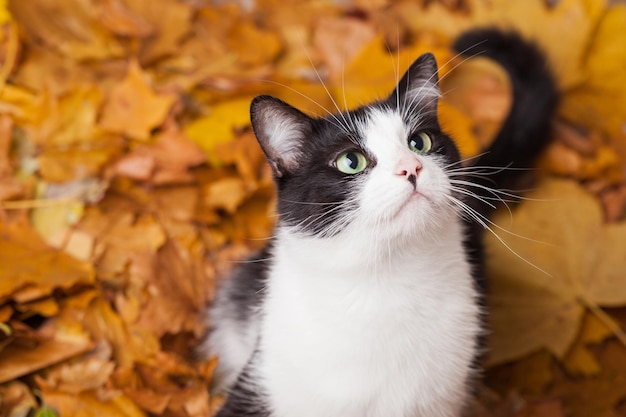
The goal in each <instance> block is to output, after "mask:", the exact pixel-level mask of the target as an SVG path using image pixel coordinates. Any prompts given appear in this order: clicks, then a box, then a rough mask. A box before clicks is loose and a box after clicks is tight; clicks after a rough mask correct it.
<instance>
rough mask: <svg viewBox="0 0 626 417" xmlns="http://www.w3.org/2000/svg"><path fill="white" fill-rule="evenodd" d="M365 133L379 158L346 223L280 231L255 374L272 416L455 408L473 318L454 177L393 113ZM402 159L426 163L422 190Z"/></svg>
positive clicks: (374, 416)
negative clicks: (319, 233)
mask: <svg viewBox="0 0 626 417" xmlns="http://www.w3.org/2000/svg"><path fill="white" fill-rule="evenodd" d="M362 133H363V134H364V136H365V143H366V147H367V149H368V150H369V152H370V153H371V154H372V155H374V156H375V157H376V166H375V167H374V168H373V169H372V171H371V172H369V173H368V174H367V176H364V178H365V179H364V180H363V183H362V184H361V187H360V190H359V191H358V193H359V194H358V197H359V202H360V204H359V208H358V213H356V216H354V218H353V219H352V221H351V222H350V224H349V226H347V228H346V229H345V230H343V231H342V232H341V233H339V234H338V235H336V236H334V237H332V238H324V239H319V238H313V237H306V236H302V235H300V234H298V233H297V232H295V231H294V230H291V229H289V228H286V227H283V228H279V229H278V233H279V235H278V239H277V240H276V247H275V253H274V259H275V261H274V264H273V266H272V268H271V272H270V275H269V281H268V288H267V295H266V301H265V305H264V307H263V318H262V323H261V335H262V336H261V342H260V343H261V345H260V361H259V363H258V367H257V369H256V370H255V371H256V374H257V375H258V376H259V377H260V378H262V381H263V385H264V388H265V390H266V394H267V395H268V396H269V403H270V405H271V407H272V409H273V414H272V416H273V417H458V416H459V415H460V412H461V411H460V410H461V408H462V406H463V404H464V402H465V399H466V396H467V392H468V387H467V383H466V382H467V378H468V377H469V375H470V374H471V372H472V369H471V364H472V361H473V359H474V357H475V352H476V341H477V335H478V334H479V332H480V323H479V309H478V307H477V303H476V293H475V289H474V287H473V283H472V278H471V273H470V266H469V264H468V262H467V260H466V258H465V254H464V250H463V247H462V240H463V235H462V233H463V232H462V227H461V224H460V221H459V220H458V216H457V215H456V213H455V211H454V209H453V208H451V207H450V206H449V205H448V204H447V203H446V199H445V197H444V195H445V194H446V193H449V189H450V184H449V182H448V179H447V176H446V175H445V173H444V172H443V170H442V167H441V166H440V165H439V164H440V162H439V161H437V159H436V158H435V157H433V156H424V155H417V154H415V153H413V152H411V151H410V150H409V149H408V147H407V144H406V143H407V135H408V133H407V131H406V128H405V127H404V124H403V122H402V120H401V118H400V116H398V115H397V114H396V113H394V112H391V111H388V112H387V111H376V112H373V113H372V114H371V116H370V119H369V123H368V124H367V126H365V127H364V128H363V132H362ZM402 158H418V159H419V161H420V163H421V165H422V166H423V168H422V170H421V171H420V173H419V175H418V181H417V190H418V192H419V194H415V193H414V192H413V187H412V185H411V184H410V183H409V182H408V181H407V179H406V178H405V177H403V176H400V175H398V174H397V173H396V167H397V165H398V163H399V161H400V160H401V159H402Z"/></svg>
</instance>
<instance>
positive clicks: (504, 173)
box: [454, 29, 558, 216]
mask: <svg viewBox="0 0 626 417" xmlns="http://www.w3.org/2000/svg"><path fill="white" fill-rule="evenodd" d="M454 49H455V50H456V51H457V52H458V53H459V54H460V55H462V56H466V57H471V56H482V57H487V58H490V59H493V60H494V61H496V62H497V63H499V64H500V65H502V67H503V68H504V69H505V70H506V71H507V72H508V74H509V77H510V80H511V85H512V90H513V104H512V107H511V110H510V112H509V114H508V116H507V118H506V120H505V121H504V124H503V125H502V128H501V130H500V132H499V133H498V135H497V136H496V138H495V139H494V141H493V142H492V144H491V146H490V147H489V148H488V149H486V150H485V151H484V153H483V154H482V155H481V156H480V157H478V158H476V160H475V162H474V163H473V164H472V165H474V166H475V167H477V168H476V170H477V171H482V172H487V171H489V172H490V173H489V175H485V176H484V177H482V178H481V179H479V180H478V181H479V185H480V186H483V187H486V188H493V189H497V190H516V189H517V188H518V187H519V181H520V179H521V178H522V177H524V176H525V174H528V172H529V171H528V170H527V168H532V167H533V164H534V162H535V160H536V159H537V157H538V155H539V154H540V153H541V151H542V150H543V149H544V148H545V147H546V145H547V143H548V139H549V135H550V126H551V121H552V118H553V116H554V113H555V110H556V106H557V104H558V91H557V86H556V82H555V79H554V76H553V75H552V73H551V71H550V69H549V68H548V65H547V63H546V59H545V56H544V54H543V52H542V51H541V50H540V49H539V48H538V47H537V46H536V45H534V44H533V43H531V42H529V41H527V40H525V39H524V38H522V37H521V36H520V35H518V34H517V33H514V32H503V31H501V30H499V29H475V30H471V31H469V32H465V33H463V34H462V35H461V36H459V37H458V38H457V39H456V41H455V42H454ZM478 167H488V168H484V169H479V168H478ZM499 168H502V169H499ZM473 181H474V182H476V179H475V178H473ZM473 191H475V192H476V194H478V197H480V198H482V199H483V201H485V200H487V201H489V200H491V199H493V197H494V195H493V193H492V192H491V191H488V190H487V189H485V188H481V187H477V188H476V189H475V190H473ZM472 200H474V199H472ZM474 203H475V204H472V206H474V207H473V208H474V209H475V210H477V211H478V212H480V213H481V215H485V216H486V215H488V214H489V211H491V210H492V207H491V206H490V205H487V204H483V203H482V202H481V200H475V201H474Z"/></svg>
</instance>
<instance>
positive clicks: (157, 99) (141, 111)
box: [100, 61, 174, 139]
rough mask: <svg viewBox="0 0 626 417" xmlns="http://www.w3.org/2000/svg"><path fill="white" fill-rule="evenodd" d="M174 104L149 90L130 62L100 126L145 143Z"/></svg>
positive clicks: (169, 99) (138, 71)
mask: <svg viewBox="0 0 626 417" xmlns="http://www.w3.org/2000/svg"><path fill="white" fill-rule="evenodd" d="M173 103H174V97H172V96H170V95H164V94H157V93H155V92H154V91H153V90H152V88H151V87H150V86H149V85H148V83H147V81H146V78H145V75H144V73H143V71H142V70H141V68H140V67H139V65H138V64H137V62H135V61H132V62H131V63H130V65H129V68H128V74H127V76H126V78H125V79H124V80H123V81H122V82H121V83H119V84H117V85H116V86H115V87H113V90H112V91H111V93H110V95H109V97H108V99H107V101H106V103H105V105H104V108H103V110H102V118H101V120H100V126H101V127H102V128H103V129H105V130H108V131H111V132H116V133H123V134H125V135H128V136H129V137H131V138H134V139H148V138H149V137H150V131H151V130H152V129H154V128H155V127H157V126H160V125H161V124H162V123H163V121H164V120H165V116H166V115H167V112H168V111H169V109H170V107H171V106H172V104H173Z"/></svg>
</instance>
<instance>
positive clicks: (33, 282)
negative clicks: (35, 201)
mask: <svg viewBox="0 0 626 417" xmlns="http://www.w3.org/2000/svg"><path fill="white" fill-rule="evenodd" d="M0 276H2V277H3V279H2V280H0V300H7V299H9V298H11V296H12V295H14V294H15V292H16V291H18V290H20V289H24V288H33V289H34V290H35V293H36V294H40V295H48V294H50V292H52V291H53V290H54V289H56V288H64V289H69V288H70V287H72V286H74V285H77V284H83V285H89V284H93V283H94V271H93V268H92V266H91V265H90V264H88V263H84V262H80V261H77V260H74V259H73V258H71V257H70V256H68V255H66V254H64V253H62V252H60V251H58V250H55V249H53V248H51V247H49V246H47V245H46V244H45V243H44V242H43V241H42V240H41V238H40V237H39V236H38V235H37V233H36V232H35V231H34V230H32V229H31V228H30V227H29V226H28V225H27V224H22V223H10V224H7V223H1V222H0ZM33 297H35V296H34V295H33ZM35 298H37V297H35Z"/></svg>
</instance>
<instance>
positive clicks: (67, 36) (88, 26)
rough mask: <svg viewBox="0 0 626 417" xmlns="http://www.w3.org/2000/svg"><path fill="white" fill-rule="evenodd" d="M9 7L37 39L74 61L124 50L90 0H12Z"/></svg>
mask: <svg viewBox="0 0 626 417" xmlns="http://www.w3.org/2000/svg"><path fill="white" fill-rule="evenodd" d="M8 4H9V10H10V12H11V14H12V15H13V16H14V18H15V20H17V21H19V22H20V24H21V25H22V26H23V29H24V31H25V33H26V35H27V36H28V37H29V38H31V39H32V40H33V41H34V42H42V43H44V44H45V45H48V46H49V47H51V48H53V49H55V50H57V51H58V52H60V53H62V54H63V55H65V56H66V57H68V58H70V59H74V60H88V59H105V58H114V57H119V56H121V55H122V54H123V49H122V47H121V46H120V44H119V43H118V42H117V40H116V39H115V38H114V37H113V36H111V34H109V33H107V31H106V30H105V28H104V27H103V26H102V25H101V24H100V23H99V22H98V18H97V16H96V14H95V13H94V9H93V8H92V7H91V2H89V1H87V0H58V1H54V2H50V1H47V0H32V1H29V2H28V4H27V3H25V2H23V1H20V0H9V2H8Z"/></svg>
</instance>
